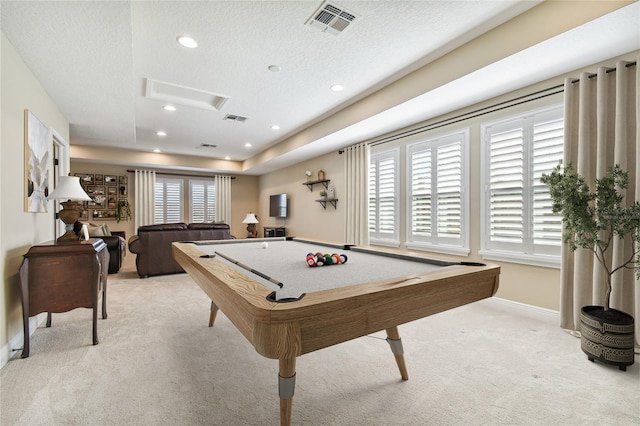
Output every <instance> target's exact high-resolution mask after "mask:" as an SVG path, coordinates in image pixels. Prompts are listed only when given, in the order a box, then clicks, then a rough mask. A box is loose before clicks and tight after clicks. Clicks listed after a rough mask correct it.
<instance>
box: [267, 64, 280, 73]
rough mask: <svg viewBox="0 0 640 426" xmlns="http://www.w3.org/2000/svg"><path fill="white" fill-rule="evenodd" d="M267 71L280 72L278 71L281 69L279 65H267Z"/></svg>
mask: <svg viewBox="0 0 640 426" xmlns="http://www.w3.org/2000/svg"><path fill="white" fill-rule="evenodd" d="M268 68H269V71H271V72H280V70H281V69H282V68H280V65H269V67H268Z"/></svg>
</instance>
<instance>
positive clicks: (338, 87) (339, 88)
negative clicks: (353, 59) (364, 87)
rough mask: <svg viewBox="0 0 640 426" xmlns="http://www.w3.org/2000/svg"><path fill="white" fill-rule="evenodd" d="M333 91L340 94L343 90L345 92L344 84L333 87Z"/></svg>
mask: <svg viewBox="0 0 640 426" xmlns="http://www.w3.org/2000/svg"><path fill="white" fill-rule="evenodd" d="M331 90H333V91H334V92H339V91H341V90H344V86H343V85H342V84H334V85H333V86H331Z"/></svg>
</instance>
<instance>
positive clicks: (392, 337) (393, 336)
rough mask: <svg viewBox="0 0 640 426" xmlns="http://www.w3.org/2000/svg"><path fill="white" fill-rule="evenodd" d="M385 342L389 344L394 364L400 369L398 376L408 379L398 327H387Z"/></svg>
mask: <svg viewBox="0 0 640 426" xmlns="http://www.w3.org/2000/svg"><path fill="white" fill-rule="evenodd" d="M387 342H389V346H391V352H393V355H394V356H395V357H396V364H398V368H399V369H400V376H401V377H402V380H409V375H408V374H407V365H406V364H405V363H404V349H402V340H400V333H398V327H391V328H387Z"/></svg>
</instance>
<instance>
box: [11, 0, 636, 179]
mask: <svg viewBox="0 0 640 426" xmlns="http://www.w3.org/2000/svg"><path fill="white" fill-rule="evenodd" d="M538 3H539V2H538V1H533V2H522V1H520V2H516V1H446V2H445V1H338V2H335V4H337V5H339V6H343V7H345V8H347V9H349V10H350V11H353V12H355V13H356V14H357V18H356V20H355V21H354V23H353V24H352V25H351V26H350V27H349V28H348V29H347V30H346V31H344V32H343V33H342V34H339V35H331V34H327V33H323V32H320V31H318V30H317V29H315V28H313V27H311V26H308V25H305V22H306V21H307V19H308V18H309V17H310V16H311V15H312V13H313V12H314V11H315V10H316V9H317V8H318V7H319V6H320V5H321V4H322V2H321V1H193V2H192V1H133V2H127V1H117V2H115V1H114V2H107V1H85V2H75V1H69V2H67V1H51V2H28V1H4V0H2V2H1V13H2V22H1V24H2V31H3V32H4V33H5V34H6V36H7V38H8V39H9V40H10V41H11V43H12V44H13V45H14V47H15V48H16V50H17V51H18V52H19V54H20V55H21V57H22V58H23V60H24V61H25V63H26V64H27V66H28V67H29V68H30V69H31V70H32V72H33V73H34V75H35V76H36V77H37V78H38V80H39V81H40V82H41V83H42V85H43V87H44V88H45V89H46V90H47V92H48V93H49V95H50V96H51V97H52V98H53V99H54V101H55V102H56V104H57V105H58V106H59V107H60V109H61V111H62V112H63V114H64V115H65V116H66V118H67V119H68V120H69V122H70V124H71V129H70V132H71V143H72V144H79V145H81V144H86V145H100V146H112V147H120V148H126V149H134V150H140V151H150V150H152V149H154V148H159V149H161V150H162V151H163V152H166V153H175V154H187V155H196V156H206V157H212V158H224V157H225V156H229V157H230V158H231V159H232V160H239V161H241V160H246V159H248V158H250V157H252V156H254V155H256V154H257V153H259V152H260V151H263V150H264V149H266V148H268V147H270V146H273V145H274V144H276V143H278V142H280V141H282V140H284V139H285V138H287V137H290V136H292V135H293V134H295V133H296V132H298V131H300V130H302V129H304V128H305V127H307V126H309V125H310V124H312V123H314V122H316V121H318V120H319V119H321V118H323V117H326V116H328V115H330V114H333V113H335V112H336V111H339V110H340V109H342V108H344V107H345V106H347V105H349V104H351V103H353V102H355V101H357V100H359V99H362V98H364V97H365V96H366V95H368V94H371V93H373V92H374V91H376V90H378V89H380V88H382V87H384V86H385V85H387V84H389V83H391V82H392V81H394V80H396V79H398V78H400V77H402V76H404V75H406V74H408V73H409V72H411V71H413V70H415V69H417V68H418V67H420V66H422V65H425V64H426V63H428V62H430V61H432V60H434V59H436V58H437V57H438V56H441V55H443V54H445V53H447V52H448V51H451V50H453V49H455V48H456V47H458V46H460V45H462V44H463V43H465V42H467V41H469V40H472V39H473V38H475V37H477V36H479V35H481V34H482V33H484V32H486V31H488V30H489V29H491V28H493V27H495V26H497V25H499V24H501V23H503V22H505V21H507V20H509V19H511V18H512V17H514V16H516V15H518V14H520V13H522V12H524V11H526V10H527V9H529V8H531V7H533V6H535V5H536V4H538ZM632 13H635V14H636V15H635V17H636V18H638V17H639V16H638V9H637V7H636V8H635V9H633V10H632ZM636 22H637V21H636ZM181 34H189V35H191V36H193V37H194V38H195V39H196V40H197V41H198V43H199V46H198V48H197V49H193V50H189V49H185V48H183V47H181V46H180V45H178V43H177V42H176V37H177V36H178V35H181ZM627 37H628V36H627ZM618 44H619V43H618ZM550 48H553V46H550ZM570 48H572V47H571V46H570ZM635 48H636V49H637V48H638V46H637V43H636V47H635ZM621 49H628V50H623V51H622V52H618V53H616V52H613V53H609V52H607V54H609V56H605V57H604V58H601V59H605V58H607V57H611V56H613V55H615V54H621V53H626V52H628V51H629V50H631V49H629V48H628V46H627V45H624V47H622V48H621ZM601 54H604V53H601ZM522 59H525V58H521V60H522ZM588 63H589V62H587V64H588ZM591 63H593V62H591ZM269 65H279V66H280V67H281V70H280V71H279V72H271V71H269V70H268V66H269ZM507 69H509V68H508V67H507ZM555 71H556V70H554V72H555ZM560 72H562V71H560ZM552 75H555V74H551V75H549V76H552ZM147 78H150V79H154V80H159V81H162V82H167V83H172V84H176V85H180V86H185V87H188V88H193V89H198V90H203V91H207V92H212V93H215V94H219V95H224V96H227V97H229V100H228V101H227V102H226V103H225V104H224V105H223V107H222V108H221V110H220V111H215V110H205V109H201V108H195V107H192V106H181V105H178V104H176V106H177V107H178V110H177V111H175V112H172V113H168V112H166V111H164V110H162V106H163V105H164V103H163V102H160V101H158V100H154V99H149V98H147V97H145V96H144V94H145V79H147ZM512 80H514V83H513V84H512V85H513V86H514V87H513V88H517V87H515V86H518V85H519V87H522V85H524V84H530V83H531V81H528V80H527V78H523V77H517V76H516V77H513V78H512ZM334 83H340V84H343V85H344V86H345V87H346V88H345V90H343V91H341V92H332V91H331V90H330V89H329V88H330V86H331V85H332V84H334ZM501 83H502V84H503V87H502V88H501V89H502V90H504V88H505V87H507V86H508V84H509V81H505V80H502V82H501ZM453 89H457V90H461V87H457V88H456V87H453ZM462 90H464V89H462ZM443 95H445V98H446V97H447V95H446V93H443ZM491 95H495V92H491V93H489V91H486V93H479V94H477V97H478V98H482V97H484V98H486V97H488V96H491ZM470 100H471V97H470V98H469V99H468V100H467V101H470ZM474 100H475V101H477V100H481V99H474ZM431 104H433V102H431ZM458 107H459V105H458ZM412 111H418V112H419V111H420V108H416V105H414V106H413V108H412ZM439 112H443V111H439ZM226 114H236V115H241V116H245V117H247V120H246V121H245V122H244V123H238V122H233V121H225V120H223V117H224V116H225V115H226ZM396 115H397V116H398V117H402V118H397V119H393V120H392V119H387V120H384V123H385V126H384V128H376V127H375V126H374V127H370V126H369V127H367V126H365V124H362V125H361V127H360V128H359V130H357V129H358V128H357V127H354V128H352V129H345V131H349V130H350V131H351V132H352V134H350V135H349V136H348V137H343V138H341V140H340V141H337V140H336V141H333V142H332V143H331V144H328V143H325V144H323V146H324V149H325V150H326V149H327V148H329V149H332V148H334V147H336V146H338V145H340V144H341V143H342V144H343V146H344V145H346V144H347V143H351V142H352V140H353V139H358V138H362V137H370V136H372V135H375V134H376V132H377V133H378V134H380V133H382V132H384V131H388V130H390V129H392V128H397V127H400V126H402V125H407V124H411V123H408V122H407V115H406V114H396ZM392 116H393V114H392V115H389V117H392ZM420 118H422V119H424V118H425V115H424V114H422V115H421V116H420V117H415V118H412V120H413V122H415V121H418V120H419V119H420ZM379 123H380V120H377V124H376V125H377V126H379ZM272 124H278V125H279V126H280V127H281V129H280V130H278V131H274V130H271V129H270V126H271V125H272ZM394 126H395V127H394ZM158 130H163V131H165V132H166V133H167V136H165V137H159V136H157V135H156V131H158ZM356 130H357V131H356ZM353 132H355V133H353ZM246 143H250V144H251V145H252V146H251V148H246V147H245V144H246ZM201 144H210V145H217V147H216V148H202V147H200V145H201ZM338 147H339V146H338ZM299 151H300V150H299ZM302 151H305V152H302ZM302 151H300V152H298V153H297V154H296V155H292V154H289V155H283V156H282V157H281V158H282V162H285V161H286V162H289V163H291V162H295V161H300V160H301V159H304V156H305V155H307V156H308V155H317V154H318V153H322V152H321V150H318V149H317V145H316V149H314V147H313V144H309V149H307V150H302ZM325 152H326V151H325ZM281 165H284V164H279V162H278V161H274V162H272V164H271V165H270V166H269V167H260V165H258V166H257V167H255V168H254V169H253V170H248V172H249V173H259V172H265V171H267V170H268V169H269V168H273V167H277V166H281Z"/></svg>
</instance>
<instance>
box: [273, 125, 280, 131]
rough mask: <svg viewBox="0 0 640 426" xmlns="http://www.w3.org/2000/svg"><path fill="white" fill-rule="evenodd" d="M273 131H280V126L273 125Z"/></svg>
mask: <svg viewBox="0 0 640 426" xmlns="http://www.w3.org/2000/svg"><path fill="white" fill-rule="evenodd" d="M271 129H272V130H280V126H278V125H277V124H272V125H271Z"/></svg>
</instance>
